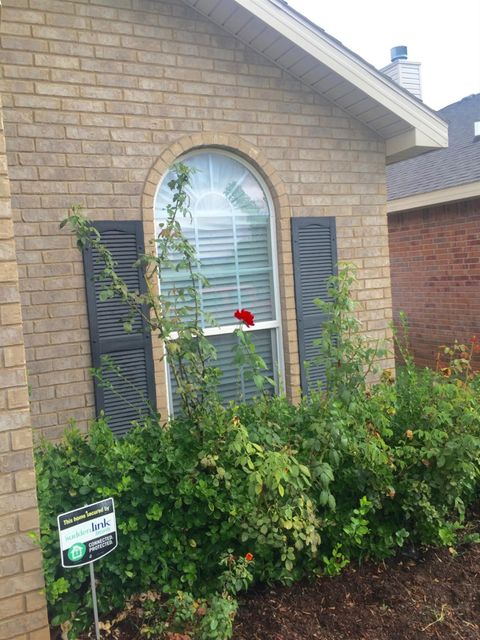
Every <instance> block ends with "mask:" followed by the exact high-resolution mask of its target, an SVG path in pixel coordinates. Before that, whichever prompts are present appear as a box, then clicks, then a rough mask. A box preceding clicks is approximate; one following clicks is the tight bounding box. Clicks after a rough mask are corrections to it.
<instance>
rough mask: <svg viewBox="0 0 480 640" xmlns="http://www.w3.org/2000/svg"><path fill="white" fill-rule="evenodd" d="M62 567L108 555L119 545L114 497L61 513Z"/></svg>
mask: <svg viewBox="0 0 480 640" xmlns="http://www.w3.org/2000/svg"><path fill="white" fill-rule="evenodd" d="M57 521H58V535H59V538H60V554H61V557H62V567H65V568H68V567H80V566H82V565H84V564H90V563H91V562H95V560H98V559H99V558H102V557H103V556H106V555H107V553H110V551H113V550H114V549H115V548H116V546H117V523H116V521H115V505H114V503H113V498H106V499H105V500H101V501H100V502H95V503H94V504H87V505H85V506H84V507H80V508H79V509H75V510H73V511H67V512H66V513H61V514H60V515H59V516H57Z"/></svg>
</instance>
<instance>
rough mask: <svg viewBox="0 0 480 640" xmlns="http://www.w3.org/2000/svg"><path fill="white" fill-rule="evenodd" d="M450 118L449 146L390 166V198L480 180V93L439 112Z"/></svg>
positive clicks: (442, 115)
mask: <svg viewBox="0 0 480 640" xmlns="http://www.w3.org/2000/svg"><path fill="white" fill-rule="evenodd" d="M437 113H438V115H439V116H440V117H441V118H443V119H444V120H446V121H447V122H448V125H449V126H448V147H447V148H446V149H439V150H437V151H430V152H429V153H425V154H423V155H421V156H418V157H416V158H412V159H411V160H404V161H402V162H397V163H395V164H391V165H389V166H388V167H387V187H388V200H396V199H397V198H405V197H407V196H413V195H416V194H419V193H429V192H431V191H436V190H438V189H446V188H447V187H455V186H458V185H461V184H468V183H470V182H476V181H477V180H480V136H477V138H476V139H475V137H474V122H477V121H480V93H478V94H475V95H471V96H468V97H466V98H463V100H460V101H459V102H455V103H454V104H451V105H449V106H448V107H444V108H443V109H440V111H438V112H437Z"/></svg>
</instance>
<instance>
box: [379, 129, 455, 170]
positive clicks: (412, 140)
mask: <svg viewBox="0 0 480 640" xmlns="http://www.w3.org/2000/svg"><path fill="white" fill-rule="evenodd" d="M437 143H438V140H437V139H433V138H432V137H431V136H429V135H427V134H425V133H424V132H423V131H421V130H419V129H410V130H409V131H405V133H401V134H399V135H398V136H393V137H392V138H388V139H387V140H386V143H385V150H386V157H387V164H392V163H393V162H399V161H400V160H406V159H408V158H413V157H415V156H416V155H420V154H421V153H425V152H426V151H431V150H432V149H434V148H436V147H438V144H437ZM443 146H445V145H443ZM412 150H414V151H415V153H412Z"/></svg>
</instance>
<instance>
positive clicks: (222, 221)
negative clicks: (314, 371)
mask: <svg viewBox="0 0 480 640" xmlns="http://www.w3.org/2000/svg"><path fill="white" fill-rule="evenodd" d="M181 161H182V162H183V163H184V164H186V165H187V166H189V167H191V168H192V169H194V172H193V173H192V176H191V187H190V188H189V189H188V195H189V198H190V211H191V214H192V220H191V221H189V220H187V219H182V220H181V221H180V220H179V222H181V225H182V230H183V232H184V234H185V235H186V237H187V238H188V239H189V241H190V242H191V243H192V244H193V245H194V246H195V248H196V251H197V257H198V258H199V260H200V263H201V268H200V271H201V273H202V274H203V275H204V276H205V277H206V278H207V280H208V283H209V284H208V286H205V287H201V288H200V300H201V306H202V311H203V312H205V313H206V314H207V315H206V316H204V317H203V318H202V323H203V326H202V328H203V330H204V333H205V335H206V336H208V337H209V339H210V340H211V341H212V343H213V345H214V346H215V348H216V351H217V363H216V365H217V366H218V367H219V368H220V369H221V371H222V378H221V380H220V388H219V390H220V394H221V396H222V398H223V399H225V400H230V399H235V398H236V397H237V396H238V391H239V390H240V392H241V394H242V396H243V397H245V398H249V397H251V396H253V395H254V394H255V387H254V384H253V382H252V381H251V380H249V379H248V377H247V378H244V376H243V375H242V376H241V379H240V389H239V381H238V372H237V370H236V367H235V366H234V365H233V363H232V360H233V353H232V348H233V347H234V344H235V336H234V335H233V331H234V329H235V328H236V327H237V326H238V322H237V321H236V320H235V318H234V316H233V314H234V312H235V311H236V309H243V308H245V309H248V310H249V311H251V312H252V313H253V314H254V315H255V326H254V327H253V328H252V329H251V331H252V333H251V336H252V339H253V341H254V343H255V345H256V349H257V352H258V353H259V354H260V355H261V356H262V357H263V358H264V360H265V362H266V364H267V366H268V369H269V370H268V371H267V372H266V373H267V375H270V376H273V377H274V378H275V379H278V376H279V371H280V372H281V371H282V368H283V366H282V358H281V347H280V345H281V337H280V310H279V302H278V274H277V265H276V243H275V221H274V215H273V204H272V199H271V197H270V194H269V193H268V189H267V187H266V185H265V183H264V181H263V180H262V178H261V176H260V175H259V174H258V173H257V172H256V171H255V170H254V168H253V167H251V166H250V165H247V164H246V163H245V162H244V161H243V160H242V159H240V158H238V157H237V156H234V155H233V154H231V153H228V152H224V151H219V150H202V151H198V152H192V153H190V154H188V155H186V156H185V157H182V158H181ZM171 179H172V174H171V173H169V174H168V175H166V176H164V178H163V180H162V182H161V184H160V185H159V188H158V190H157V194H156V197H155V219H156V223H157V224H158V223H159V222H162V221H163V220H164V219H165V207H166V205H167V204H169V203H170V202H171V199H172V192H171V191H170V189H169V187H168V182H169V181H170V180H171ZM178 280H179V274H178V273H177V272H173V271H172V272H171V273H168V274H164V275H163V276H162V282H161V283H160V286H161V289H162V290H163V291H164V292H165V291H167V292H168V289H169V288H171V287H173V286H177V287H179V286H185V283H181V282H179V281H178ZM209 315H210V316H212V318H213V319H214V321H215V324H216V325H217V326H213V323H212V322H211V323H208V320H205V317H207V318H208V316H209ZM169 383H170V394H169V395H170V407H171V409H173V410H175V406H176V402H175V392H174V389H172V384H171V381H169Z"/></svg>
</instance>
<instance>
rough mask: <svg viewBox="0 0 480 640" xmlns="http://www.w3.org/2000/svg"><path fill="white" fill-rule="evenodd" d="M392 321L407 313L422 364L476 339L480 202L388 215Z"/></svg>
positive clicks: (479, 321) (479, 308)
mask: <svg viewBox="0 0 480 640" xmlns="http://www.w3.org/2000/svg"><path fill="white" fill-rule="evenodd" d="M388 223H389V225H388V231H389V244H390V261H391V270H392V297H393V312H394V318H395V319H398V314H399V312H400V311H405V313H406V314H407V317H408V321H409V325H410V342H411V347H412V351H413V352H414V355H415V359H416V361H417V363H418V364H420V365H429V366H432V365H434V362H435V355H436V353H437V349H438V346H439V345H442V344H451V343H453V342H454V340H455V338H456V339H457V340H458V341H460V342H466V341H469V340H470V338H471V337H472V336H473V335H475V334H476V335H477V336H479V337H480V198H478V199H475V200H470V201H467V202H461V203H455V204H447V205H443V206H435V207H429V208H425V209H420V210H417V211H412V212H403V213H395V214H390V215H389V220H388Z"/></svg>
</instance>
